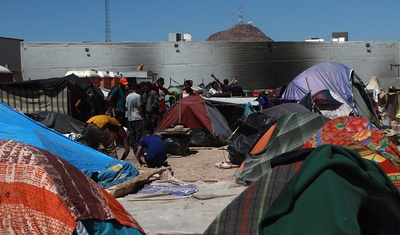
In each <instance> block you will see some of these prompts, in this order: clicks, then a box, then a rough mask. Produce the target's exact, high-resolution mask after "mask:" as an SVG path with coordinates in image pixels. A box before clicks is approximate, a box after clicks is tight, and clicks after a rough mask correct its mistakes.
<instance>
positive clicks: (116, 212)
mask: <svg viewBox="0 0 400 235" xmlns="http://www.w3.org/2000/svg"><path fill="white" fill-rule="evenodd" d="M0 169H1V171H0V188H1V192H2V194H3V195H2V197H1V200H0V220H1V221H2V222H1V223H0V234H68V235H70V234H100V233H102V234H116V235H117V234H121V235H122V234H144V233H145V232H144V231H143V229H142V228H141V227H140V225H139V224H138V223H137V221H136V220H135V219H134V218H133V217H132V215H131V214H129V213H128V212H127V211H126V210H125V209H124V207H123V206H122V205H121V204H120V203H119V202H118V201H117V200H116V199H115V198H113V197H112V196H111V195H110V194H109V193H108V192H106V191H105V190H104V189H103V188H101V187H100V186H99V185H98V184H96V183H95V182H94V181H93V180H92V179H91V178H89V177H88V176H86V175H84V174H83V173H82V172H81V171H79V170H78V169H77V168H76V167H74V166H73V165H71V164H70V163H69V162H67V161H65V160H63V159H62V158H59V157H58V156H56V155H54V154H52V153H50V152H48V151H46V150H44V149H40V148H37V147H34V146H32V145H28V144H25V143H21V142H17V141H14V140H0ZM74 231H75V233H73V232H74ZM77 231H79V232H77ZM82 231H86V232H87V233H83V232H82Z"/></svg>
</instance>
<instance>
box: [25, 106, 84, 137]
mask: <svg viewBox="0 0 400 235" xmlns="http://www.w3.org/2000/svg"><path fill="white" fill-rule="evenodd" d="M25 115H26V116H28V117H30V118H32V119H33V120H35V121H37V122H40V123H42V124H43V125H45V126H47V127H49V128H51V129H54V130H56V131H58V132H60V133H61V134H68V133H76V134H80V133H81V132H82V130H83V128H84V127H85V123H83V122H81V121H79V120H77V119H75V118H73V117H71V116H68V115H66V114H61V113H56V112H49V111H38V112H33V113H25Z"/></svg>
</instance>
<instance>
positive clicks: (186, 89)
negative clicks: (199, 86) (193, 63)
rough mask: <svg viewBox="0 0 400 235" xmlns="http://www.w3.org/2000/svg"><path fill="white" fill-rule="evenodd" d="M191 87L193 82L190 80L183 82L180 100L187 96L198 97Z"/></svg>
mask: <svg viewBox="0 0 400 235" xmlns="http://www.w3.org/2000/svg"><path fill="white" fill-rule="evenodd" d="M192 86H193V81H192V80H185V82H184V83H183V90H182V93H181V95H182V98H185V97H187V96H189V95H198V94H199V93H197V92H196V91H195V90H193V89H192Z"/></svg>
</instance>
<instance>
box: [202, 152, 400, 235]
mask: <svg viewBox="0 0 400 235" xmlns="http://www.w3.org/2000/svg"><path fill="white" fill-rule="evenodd" d="M346 148H347V147H340V146H333V145H323V146H320V147H316V148H315V149H314V148H306V149H297V150H293V151H289V152H286V153H283V154H281V155H279V156H276V157H274V158H272V159H271V161H270V162H269V163H270V165H269V167H270V170H269V171H268V172H267V173H266V174H264V175H263V176H261V177H260V178H259V179H257V180H256V181H255V182H253V183H251V184H250V185H249V187H247V189H246V190H245V191H243V192H242V193H241V194H240V195H239V196H238V197H236V198H235V199H234V200H233V201H232V202H231V203H230V204H229V205H228V206H227V207H226V208H225V209H224V210H222V211H221V213H220V214H219V215H218V216H217V217H216V218H215V219H214V221H213V222H212V223H211V224H210V225H209V227H208V228H207V229H206V231H205V232H204V234H232V235H235V234H293V231H301V232H300V233H299V234H347V233H348V234H380V233H379V232H378V231H377V229H383V231H397V233H398V232H399V229H400V226H399V224H398V220H399V211H400V203H399V193H398V191H397V190H396V188H395V187H394V186H393V184H392V183H391V182H390V181H389V180H388V179H387V177H386V176H385V174H383V172H382V171H381V170H380V169H379V167H377V165H376V164H375V163H374V162H373V161H371V159H370V158H369V157H364V156H362V155H361V154H360V155H361V157H363V158H365V159H361V158H360V156H359V155H357V154H356V153H355V152H353V150H351V151H350V150H346ZM363 152H364V150H363ZM330 162H331V163H332V164H329V163H330ZM300 163H301V164H300ZM343 168H345V169H346V170H344V169H343ZM327 175H329V179H331V180H334V184H333V183H332V182H333V181H329V180H328V181H327V179H328V178H327ZM320 182H324V183H323V184H321V183H320ZM345 182H347V183H345ZM346 185H347V187H348V188H346ZM291 195H294V196H291ZM322 195H324V196H322ZM296 199H299V200H296ZM350 199H351V200H352V201H351V202H350ZM300 208H301V209H300ZM321 208H323V209H321ZM333 208H334V209H333ZM316 211H318V213H316ZM339 211H340V212H346V213H347V214H346V220H345V223H346V225H345V227H343V229H345V231H346V232H347V233H346V232H343V231H341V232H340V231H337V230H338V229H341V226H340V224H342V222H341V221H342V220H343V218H344V216H343V214H337V212H339ZM294 214H296V216H294ZM304 215H307V216H304ZM314 215H315V216H314ZM327 217H329V218H327ZM283 218H287V220H284V219H283ZM334 218H336V219H334ZM270 229H278V231H277V230H274V231H273V232H271V231H269V232H264V233H262V232H261V231H265V230H270ZM350 229H355V230H357V229H361V230H362V231H364V232H365V231H369V232H370V233H367V232H366V233H360V232H355V231H353V230H351V231H350ZM385 229H387V230H385ZM296 233H298V232H296ZM393 234H396V233H393Z"/></svg>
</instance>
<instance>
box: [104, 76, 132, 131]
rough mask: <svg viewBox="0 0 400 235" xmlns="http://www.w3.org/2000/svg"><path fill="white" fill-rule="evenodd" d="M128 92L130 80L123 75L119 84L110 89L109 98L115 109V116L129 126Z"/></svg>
mask: <svg viewBox="0 0 400 235" xmlns="http://www.w3.org/2000/svg"><path fill="white" fill-rule="evenodd" d="M128 94H129V82H128V81H127V80H126V78H124V77H123V78H120V79H119V85H118V86H116V87H114V88H113V89H112V90H111V91H110V93H109V95H108V98H107V100H108V102H109V104H110V105H111V106H112V107H113V108H114V109H115V118H116V119H117V120H118V121H119V122H120V123H121V124H122V125H123V126H125V127H126V126H127V119H126V117H125V112H126V107H125V99H126V96H127V95H128Z"/></svg>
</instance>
